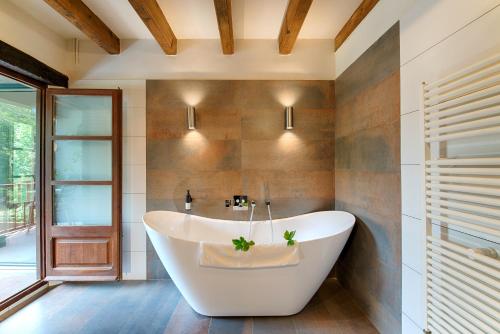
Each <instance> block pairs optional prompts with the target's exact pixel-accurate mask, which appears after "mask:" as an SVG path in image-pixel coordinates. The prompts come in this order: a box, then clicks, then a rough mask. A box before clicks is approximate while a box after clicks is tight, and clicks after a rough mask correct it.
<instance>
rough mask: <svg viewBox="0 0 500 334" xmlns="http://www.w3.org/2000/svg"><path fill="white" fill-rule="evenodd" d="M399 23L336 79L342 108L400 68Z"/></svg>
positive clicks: (337, 92) (336, 91)
mask: <svg viewBox="0 0 500 334" xmlns="http://www.w3.org/2000/svg"><path fill="white" fill-rule="evenodd" d="M399 66H400V62H399V22H397V23H396V24H395V25H393V26H392V27H391V28H390V29H389V30H387V32H386V33H385V34H384V35H382V37H380V38H379V39H378V40H377V41H376V42H375V43H373V45H372V46H370V47H369V48H368V50H366V51H365V52H364V53H363V54H362V55H361V56H360V57H359V58H358V59H357V60H356V61H355V62H354V63H353V64H352V65H351V66H349V67H348V68H347V69H346V70H345V71H344V72H343V73H342V74H341V75H340V76H339V77H338V78H337V79H336V80H335V102H336V105H337V106H338V107H339V106H341V105H342V104H343V103H344V102H347V101H349V99H351V98H352V97H354V96H356V95H358V94H360V93H361V92H363V91H365V90H366V89H370V87H372V86H374V85H376V84H377V83H378V82H379V81H381V80H383V79H385V78H387V77H388V76H390V75H391V74H393V73H394V72H398V71H399Z"/></svg>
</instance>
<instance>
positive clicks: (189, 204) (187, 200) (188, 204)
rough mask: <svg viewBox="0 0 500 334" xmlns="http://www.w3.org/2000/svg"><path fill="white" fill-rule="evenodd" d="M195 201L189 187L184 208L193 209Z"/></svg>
mask: <svg viewBox="0 0 500 334" xmlns="http://www.w3.org/2000/svg"><path fill="white" fill-rule="evenodd" d="M192 202H193V198H192V197H191V194H190V193H189V189H188V191H187V193H186V201H185V203H184V208H185V209H186V211H191V203H192Z"/></svg>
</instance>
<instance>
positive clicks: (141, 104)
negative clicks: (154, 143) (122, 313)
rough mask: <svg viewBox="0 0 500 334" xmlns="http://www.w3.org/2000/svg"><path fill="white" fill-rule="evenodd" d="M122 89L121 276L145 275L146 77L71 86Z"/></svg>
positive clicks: (138, 277)
mask: <svg viewBox="0 0 500 334" xmlns="http://www.w3.org/2000/svg"><path fill="white" fill-rule="evenodd" d="M118 87H119V88H121V89H122V90H123V115H122V118H123V124H122V135H123V160H122V163H123V181H122V278H123V279H125V280H128V279H131V280H135V279H139V280H140V279H146V232H145V229H144V225H143V224H142V215H143V214H144V213H145V212H146V81H145V80H80V81H76V82H74V83H72V84H71V88H113V89H116V88H118Z"/></svg>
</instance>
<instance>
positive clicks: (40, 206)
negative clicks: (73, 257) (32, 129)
mask: <svg viewBox="0 0 500 334" xmlns="http://www.w3.org/2000/svg"><path fill="white" fill-rule="evenodd" d="M0 75H3V76H5V77H8V78H10V79H13V80H16V81H19V82H21V83H23V84H26V85H28V86H31V87H33V88H36V89H38V91H37V115H36V127H37V136H36V143H35V145H36V163H37V165H36V170H35V189H37V191H36V201H35V202H36V210H37V215H36V220H35V224H36V227H37V231H38V232H37V239H38V240H37V245H38V254H37V255H38V256H37V265H38V268H37V269H38V270H39V273H40V277H39V279H38V280H37V281H36V282H35V283H33V284H31V285H30V286H28V287H26V288H24V289H23V290H21V291H18V292H17V293H15V294H14V295H12V296H10V297H9V298H7V299H5V300H2V301H0V312H1V311H3V310H5V309H6V308H8V307H9V306H11V305H13V304H15V303H17V302H18V301H20V300H21V299H23V298H24V297H26V296H28V295H29V294H31V293H33V292H34V291H36V290H38V289H40V288H41V287H42V286H44V285H45V284H47V283H48V282H47V281H45V277H46V272H45V261H46V259H45V254H46V252H45V250H46V245H45V237H44V236H45V220H44V217H45V215H44V208H45V197H44V194H45V183H44V180H45V178H44V177H43V175H45V159H44V158H43V157H44V156H45V152H44V145H43V143H44V142H45V127H44V126H43V124H45V93H46V90H47V84H46V83H43V82H41V81H38V80H35V79H32V78H30V77H28V76H26V75H23V74H20V73H18V72H15V71H13V70H10V69H8V68H6V67H4V66H1V65H0Z"/></svg>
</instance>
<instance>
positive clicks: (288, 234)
mask: <svg viewBox="0 0 500 334" xmlns="http://www.w3.org/2000/svg"><path fill="white" fill-rule="evenodd" d="M295 232H296V231H295V230H294V231H291V232H290V231H288V230H286V231H285V234H283V238H285V240H286V241H287V243H286V245H287V246H293V245H295V240H293V237H294V236H295Z"/></svg>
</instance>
